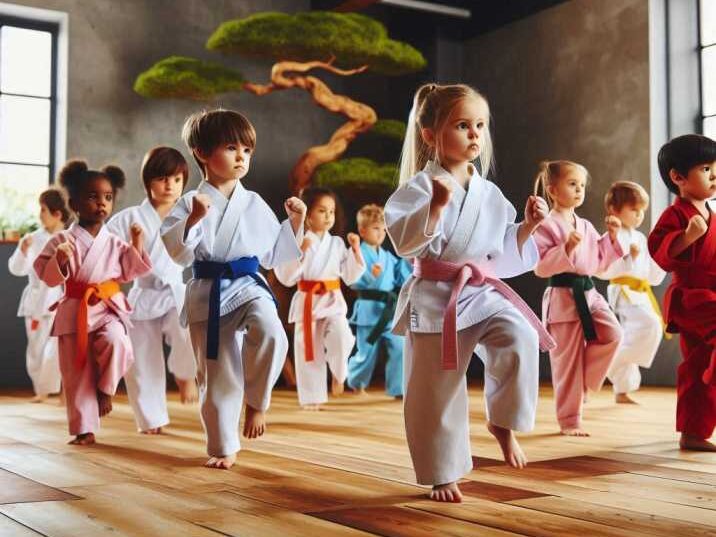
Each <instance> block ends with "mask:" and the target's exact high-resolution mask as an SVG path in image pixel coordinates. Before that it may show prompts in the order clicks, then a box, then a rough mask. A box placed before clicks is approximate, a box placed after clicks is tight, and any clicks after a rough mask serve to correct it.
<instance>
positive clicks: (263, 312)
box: [161, 181, 303, 456]
mask: <svg viewBox="0 0 716 537" xmlns="http://www.w3.org/2000/svg"><path fill="white" fill-rule="evenodd" d="M197 193H201V194H206V195H208V196H209V198H210V199H211V207H210V209H209V212H208V213H207V215H206V216H205V217H204V218H203V219H202V220H201V221H200V222H199V223H197V224H196V225H194V227H192V228H191V229H190V230H189V232H188V233H187V236H186V239H185V238H184V228H185V225H186V220H187V218H188V217H189V214H190V213H191V207H192V199H193V197H194V195H195V194H197ZM161 235H162V239H163V240H164V244H165V245H166V247H167V251H168V252H169V255H171V257H172V258H173V259H174V260H175V261H176V262H177V263H180V264H182V265H185V266H187V265H189V264H191V263H192V262H193V261H194V260H195V259H196V260H199V261H204V260H206V261H219V262H227V261H231V260H233V259H237V258H241V257H251V256H256V257H258V259H259V261H260V263H261V265H262V266H263V267H264V268H266V269H269V268H273V267H275V266H276V265H277V264H278V263H282V262H287V261H290V260H292V259H297V258H298V257H300V255H301V250H300V248H299V244H300V242H301V241H302V240H303V228H302V227H301V229H300V230H299V232H298V234H297V235H294V233H293V230H292V229H291V224H290V222H289V221H288V220H284V221H283V222H282V223H280V224H279V222H278V220H277V219H276V215H275V214H274V213H273V211H272V210H271V208H270V207H269V206H268V205H267V204H266V202H265V201H264V200H263V199H262V198H261V197H260V196H259V195H258V194H256V193H255V192H251V191H248V190H246V189H245V188H244V187H243V186H242V185H241V183H237V184H236V188H235V189H234V191H233V193H232V195H231V197H230V198H229V199H227V198H226V197H225V196H224V195H223V194H222V193H221V192H219V191H218V190H217V189H216V188H215V187H213V186H212V185H210V184H209V183H207V182H206V181H203V182H202V183H201V184H200V185H199V188H198V189H197V190H195V191H192V192H188V193H186V194H184V196H182V197H181V198H180V199H179V201H178V202H177V204H176V205H175V206H174V208H173V209H172V211H171V212H170V213H169V215H168V216H167V217H166V218H165V219H164V222H163V224H162V228H161ZM260 277H261V278H263V276H260ZM264 281H265V280H264ZM211 285H212V281H211V280H208V279H196V278H192V279H191V280H190V281H189V282H188V283H187V289H186V300H185V302H184V308H183V310H182V314H181V319H182V323H184V324H185V325H186V324H187V323H188V325H189V331H190V333H191V341H192V345H193V347H194V353H195V354H196V357H197V365H198V382H199V400H200V402H201V419H202V423H203V424H204V429H205V430H206V434H207V451H208V453H209V455H211V456H224V455H231V454H233V453H235V452H237V451H238V450H239V449H240V447H241V445H240V442H239V434H238V426H239V416H240V414H241V407H242V403H243V401H244V396H246V403H247V404H248V405H250V406H251V407H252V408H255V409H257V410H260V411H265V410H267V409H268V407H269V403H270V401H271V389H272V388H273V385H274V384H275V383H276V380H278V377H279V375H280V373H281V369H282V367H283V364H284V361H285V359H286V352H287V350H288V339H287V338H286V332H285V331H284V329H283V325H282V324H281V321H280V320H279V317H278V313H277V311H276V307H275V305H274V303H273V298H272V296H271V295H270V294H269V292H268V291H266V289H264V288H263V287H261V286H260V285H259V284H258V283H256V281H255V280H254V279H253V278H252V277H250V276H242V277H240V278H237V279H234V280H229V279H222V280H221V284H220V288H221V299H220V315H221V317H220V328H219V329H220V340H219V352H218V356H217V359H216V360H210V359H207V357H206V339H207V326H208V322H207V320H208V317H209V294H210V290H211Z"/></svg>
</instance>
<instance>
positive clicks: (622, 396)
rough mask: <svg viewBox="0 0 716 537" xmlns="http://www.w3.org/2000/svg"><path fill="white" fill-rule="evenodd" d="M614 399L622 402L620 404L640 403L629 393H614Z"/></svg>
mask: <svg viewBox="0 0 716 537" xmlns="http://www.w3.org/2000/svg"><path fill="white" fill-rule="evenodd" d="M614 401H615V402H617V403H620V404H625V405H638V404H639V403H637V402H636V401H634V399H632V398H631V397H629V394H628V393H617V394H614Z"/></svg>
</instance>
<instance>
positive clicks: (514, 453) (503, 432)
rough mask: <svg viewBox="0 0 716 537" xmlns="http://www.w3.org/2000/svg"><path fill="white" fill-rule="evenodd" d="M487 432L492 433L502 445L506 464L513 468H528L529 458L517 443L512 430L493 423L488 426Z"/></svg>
mask: <svg viewBox="0 0 716 537" xmlns="http://www.w3.org/2000/svg"><path fill="white" fill-rule="evenodd" d="M487 430H488V431H490V433H492V436H494V437H495V438H496V439H497V442H498V443H499V444H500V449H502V455H503V456H504V457H505V462H506V463H507V464H509V465H510V466H512V467H513V468H524V467H525V466H527V457H526V456H525V454H524V452H523V451H522V448H521V447H520V445H519V444H518V443H517V439H516V438H515V434H514V433H513V432H512V431H511V430H510V429H505V428H504V427H498V426H497V425H495V424H493V423H489V422H488V424H487Z"/></svg>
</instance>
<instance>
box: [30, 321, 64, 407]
mask: <svg viewBox="0 0 716 537" xmlns="http://www.w3.org/2000/svg"><path fill="white" fill-rule="evenodd" d="M52 320H53V318H52V317H49V316H45V317H41V318H39V319H37V326H36V327H35V329H34V330H33V329H32V319H31V318H30V317H25V332H26V333H27V350H26V351H25V363H26V366H27V374H28V375H29V377H30V380H32V389H33V390H34V391H35V394H36V395H43V396H44V395H48V394H51V393H58V392H59V391H60V384H61V383H60V380H61V377H60V363H59V356H58V354H59V351H58V348H57V338H56V337H53V336H51V335H50V332H52Z"/></svg>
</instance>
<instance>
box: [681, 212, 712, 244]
mask: <svg viewBox="0 0 716 537" xmlns="http://www.w3.org/2000/svg"><path fill="white" fill-rule="evenodd" d="M707 230H708V225H707V224H706V220H704V217H703V216H701V215H700V214H696V215H694V216H692V217H691V218H690V219H689V225H688V226H686V231H684V235H685V236H686V239H687V240H688V241H689V242H696V241H697V240H698V239H700V238H701V237H703V236H704V234H705V233H706V231H707Z"/></svg>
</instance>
